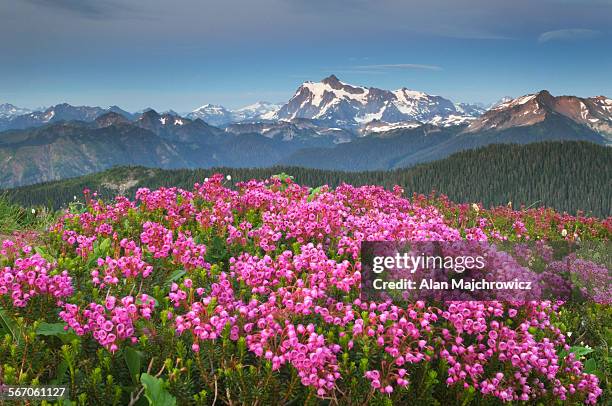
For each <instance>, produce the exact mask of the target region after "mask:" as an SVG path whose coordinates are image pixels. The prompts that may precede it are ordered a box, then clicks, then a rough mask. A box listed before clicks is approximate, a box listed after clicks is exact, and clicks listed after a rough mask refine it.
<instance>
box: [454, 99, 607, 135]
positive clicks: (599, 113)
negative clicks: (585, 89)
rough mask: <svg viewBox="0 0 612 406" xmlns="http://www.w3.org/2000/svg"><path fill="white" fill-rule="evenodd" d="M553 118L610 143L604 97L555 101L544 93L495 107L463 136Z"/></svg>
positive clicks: (509, 101) (528, 124) (533, 123)
mask: <svg viewBox="0 0 612 406" xmlns="http://www.w3.org/2000/svg"><path fill="white" fill-rule="evenodd" d="M555 117H564V118H566V119H570V120H571V121H573V122H574V123H577V124H581V125H583V126H586V127H588V128H589V129H591V130H593V131H595V132H598V133H600V134H602V135H603V136H604V137H606V138H607V139H608V141H612V99H609V98H607V97H605V96H597V97H589V98H582V97H576V96H557V97H555V96H553V95H551V94H550V93H549V92H548V91H546V90H542V91H540V92H538V93H534V94H528V95H525V96H521V97H518V98H516V99H512V100H508V101H506V102H503V103H501V104H498V105H497V106H495V107H493V108H491V109H490V110H489V111H487V112H486V113H485V114H483V115H482V116H480V117H479V118H478V119H477V120H475V121H473V122H472V123H471V124H470V125H469V126H468V127H467V128H466V129H465V131H464V132H465V133H476V132H482V131H501V130H505V129H508V128H512V127H524V126H530V125H535V124H537V123H541V122H543V121H544V120H547V119H554V118H555Z"/></svg>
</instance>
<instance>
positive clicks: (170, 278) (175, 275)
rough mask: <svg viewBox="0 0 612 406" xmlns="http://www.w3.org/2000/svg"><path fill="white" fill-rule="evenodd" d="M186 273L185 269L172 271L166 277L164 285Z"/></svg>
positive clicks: (168, 284)
mask: <svg viewBox="0 0 612 406" xmlns="http://www.w3.org/2000/svg"><path fill="white" fill-rule="evenodd" d="M186 273H187V271H185V270H184V269H177V270H176V271H174V272H172V274H171V275H170V276H169V277H168V279H166V286H170V285H171V284H172V282H175V281H177V280H178V279H180V278H181V277H182V276H183V275H185V274H186Z"/></svg>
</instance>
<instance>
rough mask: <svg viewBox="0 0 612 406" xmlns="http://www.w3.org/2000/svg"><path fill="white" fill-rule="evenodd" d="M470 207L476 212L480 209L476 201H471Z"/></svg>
mask: <svg viewBox="0 0 612 406" xmlns="http://www.w3.org/2000/svg"><path fill="white" fill-rule="evenodd" d="M472 209H474V211H475V212H476V213H478V212H479V211H480V207H478V205H477V204H476V203H472Z"/></svg>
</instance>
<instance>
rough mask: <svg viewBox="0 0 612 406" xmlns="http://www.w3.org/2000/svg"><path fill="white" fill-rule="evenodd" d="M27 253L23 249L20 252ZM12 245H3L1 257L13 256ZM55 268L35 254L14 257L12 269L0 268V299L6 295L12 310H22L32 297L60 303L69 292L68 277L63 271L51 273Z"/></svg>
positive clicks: (69, 279)
mask: <svg viewBox="0 0 612 406" xmlns="http://www.w3.org/2000/svg"><path fill="white" fill-rule="evenodd" d="M21 251H22V252H23V253H24V254H28V253H31V248H30V247H28V246H26V247H22V250H21ZM17 252H18V251H17V249H16V246H15V245H14V244H12V243H3V249H2V254H3V255H7V254H9V255H10V253H12V254H13V255H15V254H16V253H17ZM54 271H55V266H54V265H53V264H50V263H49V262H47V260H45V259H44V258H43V257H41V256H40V255H39V254H34V255H31V256H25V257H18V258H16V259H15V261H14V264H13V265H12V266H5V267H4V268H0V297H2V296H8V297H10V300H11V301H12V304H13V306H15V307H25V306H26V305H27V304H28V302H29V301H30V300H32V299H33V298H34V297H36V296H41V295H42V296H50V297H52V298H55V299H58V300H61V299H63V298H66V297H69V296H71V295H72V293H73V288H72V278H71V277H70V276H69V275H68V272H67V271H63V272H61V273H55V272H54Z"/></svg>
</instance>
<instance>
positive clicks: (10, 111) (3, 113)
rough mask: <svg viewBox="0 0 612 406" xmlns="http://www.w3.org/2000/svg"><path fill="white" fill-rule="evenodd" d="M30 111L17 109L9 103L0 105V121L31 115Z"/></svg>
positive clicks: (21, 108)
mask: <svg viewBox="0 0 612 406" xmlns="http://www.w3.org/2000/svg"><path fill="white" fill-rule="evenodd" d="M31 112H32V110H30V109H26V108H23V107H17V106H15V105H12V104H10V103H3V104H0V120H6V119H10V118H13V117H16V116H21V115H23V114H28V113H31Z"/></svg>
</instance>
